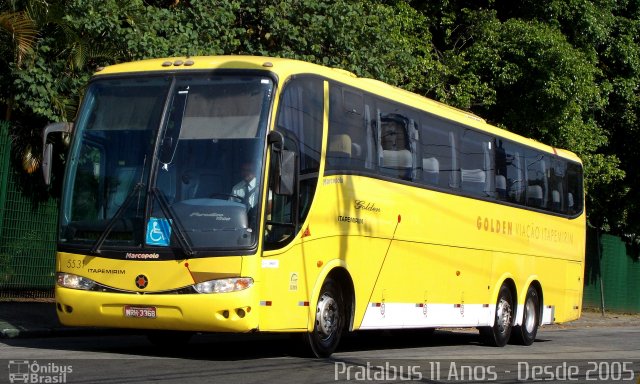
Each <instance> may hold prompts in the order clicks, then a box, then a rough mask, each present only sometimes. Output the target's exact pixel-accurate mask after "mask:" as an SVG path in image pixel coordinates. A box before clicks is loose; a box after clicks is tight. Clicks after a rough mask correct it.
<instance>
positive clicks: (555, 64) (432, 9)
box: [0, 0, 640, 238]
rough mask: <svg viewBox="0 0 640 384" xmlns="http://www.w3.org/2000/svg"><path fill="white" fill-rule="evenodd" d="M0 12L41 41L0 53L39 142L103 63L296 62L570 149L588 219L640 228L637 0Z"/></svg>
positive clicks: (3, 71) (0, 93) (0, 80)
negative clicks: (582, 175) (219, 58)
mask: <svg viewBox="0 0 640 384" xmlns="http://www.w3.org/2000/svg"><path fill="white" fill-rule="evenodd" d="M43 4H44V6H46V7H47V8H46V9H45V10H47V12H43V8H42V7H43ZM0 12H1V13H0V20H3V19H2V16H1V15H2V14H4V15H5V20H6V19H7V17H8V16H6V15H8V12H14V13H15V12H23V13H21V14H23V15H28V16H29V17H31V19H32V20H33V21H34V24H33V25H35V26H36V27H37V29H38V31H39V34H38V36H39V37H38V39H37V40H36V41H35V44H33V46H32V48H31V49H30V50H28V51H24V52H25V53H24V54H23V57H22V59H21V60H22V62H21V63H17V62H16V60H15V56H13V55H7V54H4V58H2V60H5V63H6V65H3V66H2V67H0V101H2V102H4V103H8V104H11V105H10V108H9V109H11V110H13V111H14V112H17V114H18V117H17V119H18V120H19V121H17V122H16V125H17V126H19V125H22V126H25V127H31V128H32V129H33V130H38V131H39V130H40V129H41V125H42V124H40V122H43V121H46V120H71V119H72V118H73V116H74V113H75V112H74V111H75V108H76V107H77V105H78V103H79V100H80V98H81V96H82V93H83V87H84V84H85V83H86V81H87V80H88V79H89V77H90V75H91V73H92V72H93V70H94V69H95V68H96V67H98V66H103V65H107V64H113V63H116V62H123V61H130V60H137V59H144V58H150V57H165V56H187V55H191V56H193V55H215V54H252V55H265V56H266V55H270V56H280V57H289V58H297V59H302V60H307V61H311V62H315V63H319V64H324V65H328V66H334V67H339V68H343V69H346V70H349V71H351V72H354V73H356V74H357V75H359V76H366V77H372V78H376V79H379V80H382V81H385V82H388V83H391V84H394V85H397V86H400V87H403V88H406V89H408V90H411V91H414V92H417V93H420V94H423V95H427V96H430V97H433V98H436V99H438V100H440V101H443V102H446V103H449V104H452V105H455V106H458V107H460V108H463V109H467V110H471V111H473V112H475V113H477V114H479V115H481V116H483V117H485V118H487V119H488V120H489V121H490V122H491V123H494V124H497V125H499V126H503V127H505V128H507V129H510V130H513V131H515V132H517V133H520V134H523V135H525V136H528V137H533V138H535V139H538V140H540V141H543V142H545V143H549V144H551V145H553V146H557V147H562V148H567V149H569V150H572V151H574V152H576V153H577V154H579V155H580V156H581V158H582V159H583V161H584V164H585V171H586V181H587V190H588V194H589V195H588V198H589V200H588V206H587V208H588V210H589V221H590V223H591V224H592V225H593V226H596V227H598V228H601V229H605V230H611V231H616V232H619V233H625V234H627V235H629V236H630V237H631V238H633V236H635V234H639V233H640V204H639V203H638V202H639V201H640V186H639V185H638V181H637V180H640V178H639V176H640V170H639V169H636V168H637V167H635V168H634V164H638V163H640V151H637V150H636V147H637V145H636V143H637V140H636V139H635V137H637V136H638V133H640V119H639V118H638V116H639V113H640V91H639V89H638V84H640V38H639V37H638V36H640V4H639V3H638V2H637V0H618V1H616V0H597V1H589V0H480V1H476V0H474V1H472V0H439V1H435V2H421V1H410V0H386V1H374V0H366V1H353V0H336V1H329V0H278V1H276V0H264V1H259V2H256V1H250V0H182V1H170V0H153V1H152V0H131V1H129V0H100V1H98V0H52V1H50V2H48V3H45V2H41V1H38V0H32V1H29V0H22V1H14V2H12V7H11V8H7V7H4V8H3V7H0ZM12 44H13V41H10V40H7V39H3V40H0V49H1V50H2V52H3V53H4V52H14V53H15V52H16V51H15V45H14V44H13V45H12ZM20 52H22V51H20ZM12 57H13V59H12ZM18 64H20V65H18ZM9 102H10V103H9ZM34 122H38V124H34ZM18 136H19V134H18ZM24 136H25V137H36V136H37V135H32V134H24ZM30 145H31V144H30ZM620 201H624V204H621V203H620Z"/></svg>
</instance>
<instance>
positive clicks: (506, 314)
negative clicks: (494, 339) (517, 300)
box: [496, 299, 511, 333]
mask: <svg viewBox="0 0 640 384" xmlns="http://www.w3.org/2000/svg"><path fill="white" fill-rule="evenodd" d="M496 317H497V319H496V320H497V324H498V329H499V330H500V333H504V332H506V331H507V329H509V326H510V324H511V304H509V302H508V301H507V300H505V299H502V300H500V302H499V303H498V311H497V312H496Z"/></svg>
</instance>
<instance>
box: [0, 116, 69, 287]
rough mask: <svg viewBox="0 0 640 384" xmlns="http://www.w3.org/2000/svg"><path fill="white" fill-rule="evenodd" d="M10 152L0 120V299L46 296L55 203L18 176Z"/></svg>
mask: <svg viewBox="0 0 640 384" xmlns="http://www.w3.org/2000/svg"><path fill="white" fill-rule="evenodd" d="M10 152H11V139H10V137H9V126H8V124H7V123H5V122H0V298H2V299H6V298H13V297H34V296H35V297H48V296H51V295H52V292H53V286H54V265H55V245H56V244H55V241H56V220H57V211H58V208H57V207H58V204H57V201H56V199H53V198H43V197H42V196H43V193H42V191H43V189H42V188H43V187H42V186H38V185H37V183H30V182H29V180H28V179H24V178H22V179H21V175H24V172H22V173H21V172H19V171H18V170H17V169H15V167H14V166H13V164H12V161H11V154H10ZM35 177H37V175H33V176H32V178H35ZM38 189H39V191H38ZM38 192H39V193H38ZM34 195H37V198H35V197H34Z"/></svg>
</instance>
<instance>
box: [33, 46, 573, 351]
mask: <svg viewBox="0 0 640 384" xmlns="http://www.w3.org/2000/svg"><path fill="white" fill-rule="evenodd" d="M56 131H67V132H72V134H73V140H72V144H71V147H70V150H69V155H68V159H67V165H66V176H65V181H64V187H63V193H62V199H61V208H60V224H59V235H58V237H59V242H58V253H57V262H56V279H57V284H56V304H57V312H58V316H59V318H60V321H61V322H62V323H63V324H65V325H70V326H101V327H124V328H136V329H144V330H156V331H158V332H157V333H153V335H155V336H154V337H153V340H154V341H156V342H173V341H176V340H178V339H182V335H188V334H189V333H190V332H206V331H215V332H255V331H260V332H292V333H295V332H297V333H301V334H302V336H303V338H304V339H305V340H306V341H307V343H308V345H309V347H310V350H311V351H312V352H313V353H314V354H315V355H316V356H319V357H321V356H328V355H330V354H331V353H333V352H334V350H335V349H336V347H337V346H338V343H339V341H340V338H341V336H342V335H344V333H345V332H349V331H356V330H366V329H399V328H409V329H413V328H425V329H433V328H439V327H475V328H478V329H479V330H480V334H481V336H482V338H483V339H484V340H485V342H486V343H487V344H490V345H496V346H503V345H505V344H506V343H507V342H508V341H509V340H510V339H511V340H512V341H515V342H519V343H521V344H525V345H528V344H531V343H532V342H533V341H534V340H535V337H536V332H537V330H538V327H539V326H540V325H543V324H549V323H553V322H565V321H570V320H573V319H577V318H578V317H579V316H580V312H581V300H582V285H583V281H582V276H583V269H584V253H585V212H584V204H583V202H584V193H583V186H582V166H581V162H580V159H579V158H578V157H577V156H576V155H574V154H572V153H571V152H568V151H566V150H562V149H557V148H552V147H550V146H547V145H543V144H540V143H538V142H535V141H533V140H530V139H527V138H524V137H521V136H518V135H516V134H513V133H510V132H507V131H505V130H501V129H498V128H496V127H493V126H491V125H489V124H487V123H486V122H485V121H484V120H482V119H481V118H479V117H477V116H474V115H472V114H469V113H467V112H464V111H460V110H457V109H454V108H451V107H448V106H446V105H443V104H441V103H438V102H435V101H432V100H429V99H426V98H423V97H421V96H418V95H415V94H412V93H409V92H406V91H403V90H401V89H398V88H395V87H392V86H390V85H387V84H384V83H382V82H379V81H375V80H372V79H365V78H358V77H357V76H355V75H353V74H351V73H349V72H346V71H344V70H337V69H333V68H327V67H323V66H319V65H315V64H310V63H306V62H301V61H296V60H288V59H281V58H268V57H248V56H214V57H190V58H189V57H187V58H166V59H157V60H145V61H139V62H133V63H126V64H119V65H113V66H109V67H106V68H102V69H100V70H99V71H98V72H97V73H96V74H95V75H94V76H93V78H92V79H91V82H90V84H89V85H88V88H87V90H86V93H85V95H84V100H83V103H82V106H81V108H80V110H79V112H78V115H77V118H76V120H75V122H74V123H73V124H71V123H58V124H54V125H50V126H48V127H47V128H46V130H45V134H44V140H45V143H44V144H45V153H44V162H43V170H44V173H45V178H46V179H47V180H48V179H49V178H50V175H51V167H50V159H51V144H47V142H46V140H47V136H48V135H49V134H50V133H52V132H56Z"/></svg>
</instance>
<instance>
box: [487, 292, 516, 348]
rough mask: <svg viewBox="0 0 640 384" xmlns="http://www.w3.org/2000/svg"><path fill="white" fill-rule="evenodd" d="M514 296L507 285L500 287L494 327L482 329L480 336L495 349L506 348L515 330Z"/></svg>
mask: <svg viewBox="0 0 640 384" xmlns="http://www.w3.org/2000/svg"><path fill="white" fill-rule="evenodd" d="M513 303H514V301H513V294H512V293H511V290H510V289H509V287H507V286H506V285H504V284H503V285H502V287H500V292H499V293H498V300H497V301H496V312H495V319H494V322H493V327H482V328H480V335H481V336H482V338H483V339H484V342H485V343H486V344H488V345H492V346H495V347H504V346H505V345H506V344H507V342H508V341H509V338H510V337H511V330H512V328H513V316H514V305H513Z"/></svg>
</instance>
